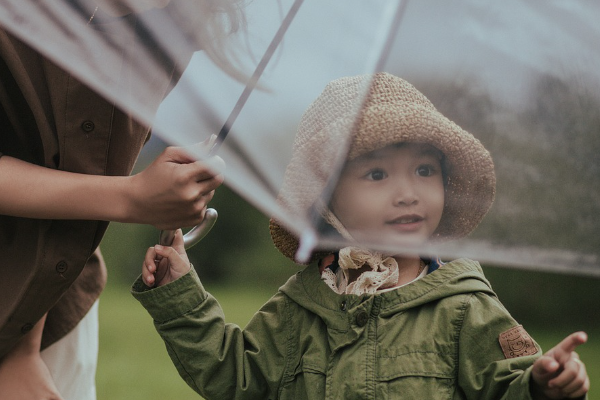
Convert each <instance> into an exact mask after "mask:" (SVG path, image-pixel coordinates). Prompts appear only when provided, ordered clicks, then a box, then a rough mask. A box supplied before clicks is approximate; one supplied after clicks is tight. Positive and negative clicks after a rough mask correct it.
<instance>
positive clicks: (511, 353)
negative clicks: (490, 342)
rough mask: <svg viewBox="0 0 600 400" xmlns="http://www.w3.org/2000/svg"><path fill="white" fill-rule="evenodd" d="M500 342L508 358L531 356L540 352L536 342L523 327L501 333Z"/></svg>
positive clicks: (519, 326)
mask: <svg viewBox="0 0 600 400" xmlns="http://www.w3.org/2000/svg"><path fill="white" fill-rule="evenodd" d="M498 340H499V341H500V346H501V347H502V352H503V353H504V357H506V358H515V357H522V356H531V355H534V354H536V353H537V352H538V348H537V346H536V345H535V342H534V341H533V339H532V338H531V336H529V334H528V333H527V332H526V331H525V328H523V326H522V325H518V326H515V327H514V328H510V329H509V330H507V331H506V332H503V333H501V334H500V336H499V337H498Z"/></svg>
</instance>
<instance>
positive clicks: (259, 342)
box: [132, 268, 286, 400]
mask: <svg viewBox="0 0 600 400" xmlns="http://www.w3.org/2000/svg"><path fill="white" fill-rule="evenodd" d="M132 294H133V296H134V297H135V298H136V299H137V300H138V301H139V302H140V303H141V304H142V305H143V306H144V307H145V308H146V310H147V311H148V312H149V313H150V315H151V316H152V318H153V319H154V326H155V327H156V330H157V331H158V333H159V334H160V336H161V337H162V339H163V340H164V342H165V345H166V347H167V351H168V353H169V356H170V357H171V360H172V361H173V363H174V364H175V367H176V368H177V370H178V372H179V374H180V375H181V377H182V378H183V379H184V380H185V381H186V382H187V384H188V385H189V386H190V387H191V388H192V389H194V390H195V391H196V392H198V393H199V394H201V395H202V396H203V397H205V398H206V399H207V400H210V399H271V398H274V397H275V395H274V394H276V393H277V390H278V386H279V383H280V380H281V375H282V371H283V365H284V356H285V346H286V340H285V339H286V333H285V331H284V325H285V324H284V323H282V322H281V319H280V318H278V316H280V315H284V310H283V309H284V307H285V298H284V297H283V295H276V296H274V297H273V298H272V299H271V300H270V301H269V302H267V303H266V304H265V305H264V306H263V307H262V308H261V309H260V310H259V311H258V312H257V313H256V314H255V316H254V317H253V318H252V320H251V321H250V322H249V324H248V326H247V327H246V329H244V330H242V329H240V328H239V327H238V326H236V325H234V324H228V323H225V319H224V318H225V317H224V315H223V311H222V309H221V307H220V305H219V303H218V302H217V300H216V299H215V298H214V297H213V296H211V295H210V294H209V293H207V292H206V291H205V289H204V287H203V286H202V284H201V282H200V280H199V278H198V275H197V274H196V272H195V270H194V269H193V268H192V270H191V271H190V272H189V273H188V274H187V275H185V276H183V277H181V278H180V279H178V280H176V281H173V282H171V283H170V284H168V285H165V286H162V287H159V288H154V289H150V290H148V289H147V288H146V287H145V285H144V284H143V283H142V281H141V279H140V278H138V280H137V281H136V282H135V283H134V285H133V287H132Z"/></svg>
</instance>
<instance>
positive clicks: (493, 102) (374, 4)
mask: <svg viewBox="0 0 600 400" xmlns="http://www.w3.org/2000/svg"><path fill="white" fill-rule="evenodd" d="M132 3H133V2H132ZM293 3H294V2H293V1H290V0H281V1H278V2H251V3H249V4H247V5H246V6H245V8H244V12H245V15H246V19H247V28H246V29H245V30H242V31H241V33H239V34H238V36H237V39H238V42H237V43H238V46H237V47H230V48H237V50H238V51H237V52H236V53H235V56H234V58H237V61H238V62H237V63H235V66H236V68H235V70H234V72H231V73H230V74H227V73H226V72H223V68H222V66H223V64H225V61H223V60H224V58H223V57H226V55H223V54H214V53H213V52H212V50H211V48H210V46H208V47H207V43H209V42H210V40H208V39H207V38H209V37H211V31H210V29H209V27H210V24H206V23H205V22H206V21H202V17H200V15H203V14H202V13H199V12H197V9H196V8H195V7H197V5H198V3H197V2H193V1H175V0H173V1H171V2H169V4H168V5H166V6H165V5H164V4H160V6H161V7H162V6H164V7H162V8H161V7H158V8H150V9H148V10H145V11H140V12H138V13H136V14H134V15H129V16H126V17H115V16H111V13H110V12H107V10H106V8H108V11H111V10H110V5H101V6H100V9H96V3H94V2H87V1H79V0H64V1H61V0H53V1H51V2H23V1H17V0H12V1H5V2H3V3H2V5H0V7H1V12H0V22H1V23H2V24H3V26H5V27H6V29H9V30H11V31H12V32H14V33H15V34H16V35H18V36H20V37H22V38H23V39H24V40H26V41H27V42H29V43H30V44H31V45H33V46H34V47H36V48H37V49H39V50H40V51H41V52H43V53H44V54H47V55H48V56H49V57H52V59H54V60H55V61H56V62H57V63H59V64H60V65H61V66H63V67H64V68H68V69H69V70H71V71H72V72H73V73H74V74H75V75H77V76H78V77H79V78H81V79H82V80H83V81H84V82H86V83H88V84H89V85H90V86H92V87H93V88H95V89H96V90H98V91H99V92H100V93H102V94H103V95H105V96H106V97H108V98H110V99H112V100H113V101H115V102H116V103H117V104H118V105H119V106H121V107H122V108H124V109H126V110H129V111H130V112H131V113H133V114H134V115H136V116H137V117H138V118H139V119H140V120H142V121H145V122H148V123H152V124H153V125H154V132H155V134H157V135H159V136H161V137H162V138H163V139H164V140H165V141H167V142H169V143H172V144H176V145H190V144H193V143H196V142H199V141H201V140H204V139H206V138H208V137H209V136H210V135H211V134H217V133H218V132H219V131H220V130H221V128H222V127H223V126H224V124H225V122H226V121H227V119H228V116H230V115H231V112H232V110H233V109H234V108H235V104H236V102H237V101H238V99H239V98H240V95H241V94H242V92H243V90H244V87H245V85H246V82H247V78H248V77H250V76H252V72H253V71H254V69H255V66H256V65H257V64H258V62H259V60H260V59H261V57H262V55H263V54H265V52H266V49H267V48H268V46H269V44H270V43H271V41H272V39H273V37H274V36H275V33H276V32H277V30H278V29H279V28H280V27H281V24H282V21H283V20H284V18H285V15H287V13H288V11H289V9H290V7H291V6H292V4H293ZM597 8H598V6H596V5H594V4H591V3H583V2H570V3H565V2H558V1H548V2H544V3H543V4H536V6H535V7H533V6H530V5H527V4H524V3H522V2H517V1H508V2H503V3H502V4H500V3H499V4H485V5H483V4H481V3H479V2H476V1H462V2H458V3H457V2H453V3H448V2H444V1H442V0H429V1H422V2H416V1H415V2H407V1H398V2H390V1H384V0H376V1H371V2H368V4H367V3H366V2H360V1H356V0H351V1H347V0H344V1H342V0H334V1H328V2H316V1H311V0H305V1H304V3H303V4H302V6H301V7H300V9H299V10H298V13H297V14H296V15H295V17H294V19H293V21H292V22H291V24H290V25H289V28H288V29H287V31H286V33H285V36H284V37H283V39H282V41H281V43H280V44H279V46H278V47H277V50H276V51H275V53H274V54H273V57H272V59H271V60H270V62H269V64H268V65H267V66H266V69H265V70H264V72H262V74H261V77H260V81H259V85H260V88H259V89H258V90H254V91H253V92H252V93H251V95H250V96H249V97H248V99H247V102H246V103H245V104H244V107H243V108H242V109H241V111H240V113H239V115H238V116H237V117H236V119H235V123H234V124H233V125H231V126H230V127H228V128H231V131H230V133H229V135H228V137H227V139H226V140H225V141H224V142H223V143H222V145H221V146H220V147H219V149H218V152H217V154H218V155H219V156H220V157H222V158H223V159H224V160H225V162H226V164H227V171H226V176H227V180H226V182H227V184H228V185H229V186H230V187H232V188H233V189H234V190H235V191H237V192H238V193H240V194H241V195H242V196H243V197H245V198H246V199H247V200H248V201H249V202H251V203H252V204H253V205H255V206H256V207H257V208H259V209H260V210H262V211H263V212H264V213H265V214H267V215H268V216H270V217H274V218H275V219H276V220H277V221H279V222H280V223H281V225H282V226H283V227H285V229H287V230H289V231H290V232H291V233H292V234H293V235H295V236H296V237H298V238H299V239H300V244H301V245H300V249H299V253H297V257H298V258H299V259H300V260H306V259H307V258H308V255H309V254H310V252H311V251H313V250H314V249H319V248H323V247H335V246H340V245H344V244H346V243H347V241H345V240H344V239H343V238H340V237H339V236H338V235H329V234H327V233H325V232H323V231H322V230H321V229H320V227H319V224H320V218H319V215H317V214H318V213H315V212H314V209H313V208H309V209H307V208H306V207H304V206H302V207H300V206H299V205H298V204H294V203H293V202H292V203H290V202H287V203H285V202H281V201H280V200H278V194H279V192H280V188H281V187H282V184H283V182H284V177H285V171H286V166H287V165H288V164H289V163H290V160H291V159H292V149H293V143H294V138H295V134H296V131H297V126H298V124H299V122H300V120H301V116H302V114H303V112H304V111H305V110H306V109H307V108H308V107H309V105H310V104H311V102H312V101H313V100H314V99H315V98H317V96H319V94H320V93H321V92H322V91H323V88H324V87H325V86H326V84H327V83H328V82H330V81H332V80H334V79H337V78H340V77H346V76H357V75H362V74H371V73H374V72H378V71H387V72H390V73H392V74H394V75H397V76H400V77H402V78H404V79H406V80H407V81H409V82H410V83H412V84H413V85H415V87H416V88H417V89H419V90H420V91H421V92H423V93H424V94H425V95H426V96H427V97H428V98H429V99H430V100H431V101H432V103H433V104H434V105H435V106H436V108H437V109H438V110H439V111H440V112H442V113H443V114H444V115H446V116H447V117H449V118H450V119H451V120H453V121H455V122H456V123H457V124H458V125H460V126H461V127H463V128H464V129H466V130H467V131H469V132H471V133H472V134H473V135H474V136H475V137H476V138H478V139H479V140H480V141H481V142H482V143H483V144H484V145H485V147H486V148H488V149H489V150H490V153H491V155H492V158H493V160H494V165H495V170H496V177H497V192H496V200H495V202H494V205H493V206H492V208H491V210H490V212H489V213H488V215H487V216H486V217H485V219H484V220H483V222H482V223H481V224H480V225H479V227H478V228H477V229H476V230H475V231H474V232H473V234H472V235H470V236H468V237H467V238H463V239H460V240H457V241H452V242H445V243H439V244H438V243H428V244H426V245H423V246H422V247H421V248H419V249H418V250H419V251H421V252H423V253H429V254H435V255H439V256H441V257H442V258H455V257H461V256H466V257H472V258H475V259H478V260H482V261H489V262H494V263H495V264H498V265H512V266H518V267H523V268H538V269H543V270H550V271H563V272H568V273H572V274H585V275H593V276H600V258H599V257H600V243H599V242H598V237H600V228H598V226H599V224H598V222H599V217H598V216H599V215H600V203H599V202H598V201H597V199H598V198H599V195H600V193H599V191H600V185H598V183H599V182H598V179H599V178H598V173H599V172H600V171H599V170H600V162H599V161H598V160H599V158H598V156H597V154H598V152H599V151H600V132H598V126H600V124H599V121H600V111H598V110H600V107H599V105H600V91H598V87H599V84H600V72H598V68H597V65H598V64H599V63H598V61H599V60H598V57H599V55H598V53H597V51H596V50H595V44H596V43H597V42H598V39H599V38H600V28H598V27H597V24H596V23H595V21H594V19H593V16H594V15H597V12H598V9H597ZM113 11H114V10H113ZM114 13H115V12H113V14H114ZM203 22H204V23H203ZM205 27H208V28H206V29H205ZM228 46H229V45H228ZM222 48H225V47H224V46H223V47H218V49H222ZM201 49H204V50H205V51H198V50H201ZM123 52H126V54H127V57H125V62H124V63H123V62H121V54H122V53H123ZM217 53H218V52H217ZM215 61H216V64H221V66H219V65H216V64H215ZM172 65H176V66H180V67H179V68H178V69H176V71H177V74H181V79H179V82H178V84H177V86H176V87H175V89H174V90H173V91H172V92H171V93H170V94H169V96H167V98H166V99H165V100H164V101H163V102H162V104H161V106H160V112H159V114H158V118H155V114H156V108H157V106H158V103H159V102H160V100H161V99H157V98H156V95H155V93H156V92H157V90H158V89H157V85H158V84H159V83H160V82H162V81H164V80H165V79H166V80H170V77H167V76H165V74H167V71H170V70H171V69H170V68H167V67H169V66H172ZM236 71H242V73H237V72H236ZM169 73H170V72H169ZM232 75H233V76H234V77H235V78H236V79H234V78H233V77H232ZM365 82H366V83H365V84H364V87H363V89H364V91H363V92H362V93H363V94H366V93H367V91H368V86H369V85H368V80H367V81H365ZM364 99H365V97H364V96H363V95H358V96H357V97H356V98H355V99H354V100H353V103H352V104H350V105H349V109H353V110H354V111H355V112H356V113H357V114H358V113H359V111H360V110H361V106H362V104H363V100H364ZM339 129H340V134H339V135H335V136H334V137H332V139H331V142H329V143H328V144H327V149H328V153H327V154H328V157H330V158H331V165H333V166H334V167H333V168H331V169H330V170H329V172H330V174H329V176H327V177H326V181H327V185H325V187H323V188H322V196H321V199H322V200H324V201H325V202H327V201H328V199H329V196H330V195H331V193H332V190H333V187H335V183H336V179H337V177H338V176H339V172H340V171H341V168H342V166H343V162H344V159H345V156H346V152H347V149H348V143H347V139H348V137H350V135H349V134H348V132H349V131H350V130H351V129H352V124H349V125H345V126H342V127H340V128H339ZM196 155H197V157H198V158H205V157H206V155H205V154H196ZM207 162H208V163H210V159H207ZM303 173H304V174H306V175H308V176H311V174H313V175H314V177H315V179H316V178H317V175H318V174H319V173H322V171H318V170H317V169H316V168H314V165H311V164H310V163H307V164H306V165H304V168H303ZM219 211H220V212H227V210H219ZM366 241H367V242H369V240H366ZM365 244H366V245H368V246H371V247H375V248H378V249H381V250H391V249H389V247H391V245H389V244H387V245H386V244H382V243H379V242H369V243H365ZM398 249H400V250H402V249H403V246H402V244H399V245H398V244H395V245H394V249H393V250H394V251H397V250H398ZM404 250H406V248H404ZM411 250H414V249H412V248H411Z"/></svg>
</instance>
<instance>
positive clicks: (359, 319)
mask: <svg viewBox="0 0 600 400" xmlns="http://www.w3.org/2000/svg"><path fill="white" fill-rule="evenodd" d="M368 321H369V314H367V312H366V311H359V312H358V314H356V325H358V326H360V327H363V326H365V325H366V324H367V322H368Z"/></svg>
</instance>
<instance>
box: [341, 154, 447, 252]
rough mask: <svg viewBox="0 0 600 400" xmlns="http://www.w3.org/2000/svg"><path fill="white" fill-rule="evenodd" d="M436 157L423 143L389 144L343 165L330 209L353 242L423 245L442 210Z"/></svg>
mask: <svg viewBox="0 0 600 400" xmlns="http://www.w3.org/2000/svg"><path fill="white" fill-rule="evenodd" d="M440 159H441V153H440V152H439V151H438V150H437V149H435V148H434V147H432V146H429V145H425V144H413V143H405V144H401V145H391V146H387V147H385V148H383V149H379V150H376V151H373V152H371V153H368V154H365V155H363V156H361V157H358V158H356V159H354V160H352V161H350V162H348V163H347V164H346V166H345V167H344V170H343V171H342V174H341V177H340V181H339V182H338V185H337V187H336V189H335V191H334V193H333V197H332V200H331V203H330V207H331V210H332V211H333V213H334V214H335V215H336V216H337V217H338V219H339V220H340V222H342V224H343V225H344V227H345V228H346V229H347V230H348V231H349V232H350V234H351V235H352V237H353V238H355V239H356V240H358V241H363V242H371V243H374V242H377V243H386V244H405V245H415V244H422V243H424V242H425V241H426V240H428V239H429V238H430V237H431V235H432V234H433V232H434V231H435V229H436V228H437V226H438V224H439V222H440V219H441V218H442V211H443V209H444V182H443V177H442V167H441V161H440Z"/></svg>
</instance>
